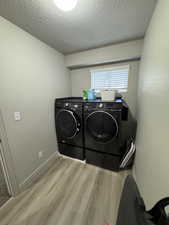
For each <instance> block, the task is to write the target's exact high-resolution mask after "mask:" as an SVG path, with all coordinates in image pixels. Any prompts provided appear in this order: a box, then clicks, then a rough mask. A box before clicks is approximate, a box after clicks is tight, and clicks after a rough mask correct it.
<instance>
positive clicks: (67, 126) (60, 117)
mask: <svg viewBox="0 0 169 225" xmlns="http://www.w3.org/2000/svg"><path fill="white" fill-rule="evenodd" d="M77 120H78V118H77V116H76V115H75V114H74V113H73V112H72V111H70V110H60V111H59V112H58V113H57V114H56V132H57V134H58V135H59V136H60V137H62V138H66V139H72V138H74V137H75V136H76V135H77V133H78V132H79V126H80V123H79V121H77Z"/></svg>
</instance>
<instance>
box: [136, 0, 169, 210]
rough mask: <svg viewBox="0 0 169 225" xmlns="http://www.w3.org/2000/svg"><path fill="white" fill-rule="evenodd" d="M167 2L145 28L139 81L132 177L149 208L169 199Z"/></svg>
mask: <svg viewBox="0 0 169 225" xmlns="http://www.w3.org/2000/svg"><path fill="white" fill-rule="evenodd" d="M168 28H169V1H166V0H159V1H158V3H157V8H156V10H155V13H154V16H153V18H152V21H151V24H150V26H149V29H148V32H147V35H146V38H145V45H144V51H143V59H142V62H141V70H140V80H139V95H138V103H139V104H138V105H139V109H138V112H139V116H138V118H139V123H138V135H137V155H136V177H137V182H138V184H139V187H140V190H141V192H142V194H143V196H144V198H145V200H146V203H147V205H148V207H151V206H152V204H154V203H155V202H156V201H157V200H159V199H160V198H162V197H165V196H169V179H168V172H169V29H168Z"/></svg>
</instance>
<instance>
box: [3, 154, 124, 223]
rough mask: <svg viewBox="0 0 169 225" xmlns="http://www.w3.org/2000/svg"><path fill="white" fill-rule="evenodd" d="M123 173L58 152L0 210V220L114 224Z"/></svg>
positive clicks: (11, 221) (5, 221) (10, 221)
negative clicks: (39, 174) (49, 164)
mask: <svg viewBox="0 0 169 225" xmlns="http://www.w3.org/2000/svg"><path fill="white" fill-rule="evenodd" d="M126 175H127V172H119V173H115V172H111V171H108V170H104V169H101V168H98V167H95V166H92V165H88V164H85V163H82V162H80V161H77V160H73V159H69V158H65V157H61V156H60V157H58V158H57V159H56V163H55V164H53V166H52V167H51V168H50V169H49V170H48V171H47V172H46V174H45V175H44V176H43V177H42V178H41V179H40V180H39V181H38V182H37V183H35V184H34V185H33V186H32V187H31V188H29V189H28V190H26V191H25V192H24V193H22V194H20V195H19V196H18V197H17V198H16V199H15V200H14V201H15V203H12V201H11V203H10V202H9V203H8V207H7V208H8V210H7V209H5V207H4V209H3V208H2V209H1V210H0V224H1V225H107V224H108V225H115V221H116V217H117V212H118V205H119V201H120V195H121V191H122V188H123V182H124V178H125V176H126ZM10 204H11V206H10ZM3 210H4V211H3Z"/></svg>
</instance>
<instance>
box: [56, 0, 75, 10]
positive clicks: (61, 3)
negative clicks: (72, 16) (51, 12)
mask: <svg viewBox="0 0 169 225" xmlns="http://www.w3.org/2000/svg"><path fill="white" fill-rule="evenodd" d="M54 3H55V5H56V6H57V7H58V8H59V9H61V10H63V11H71V10H72V9H74V8H75V7H76V5H77V0H54Z"/></svg>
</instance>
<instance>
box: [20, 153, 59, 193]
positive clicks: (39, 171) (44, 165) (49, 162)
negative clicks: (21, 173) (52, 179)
mask: <svg viewBox="0 0 169 225" xmlns="http://www.w3.org/2000/svg"><path fill="white" fill-rule="evenodd" d="M57 157H59V154H58V152H55V153H54V154H52V155H51V156H50V157H49V158H48V159H47V160H46V161H45V162H43V163H42V164H41V165H40V166H39V167H38V168H37V169H36V170H34V171H33V173H32V174H31V175H29V176H28V177H27V178H26V179H25V180H24V181H23V182H22V183H21V184H19V189H20V192H23V191H25V190H26V189H27V188H29V187H31V186H32V185H33V184H34V183H35V182H36V181H37V180H38V179H39V178H40V177H41V176H43V174H44V173H45V172H46V171H47V170H48V169H49V168H50V167H51V165H52V164H53V163H54V162H55V161H56V158H57Z"/></svg>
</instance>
